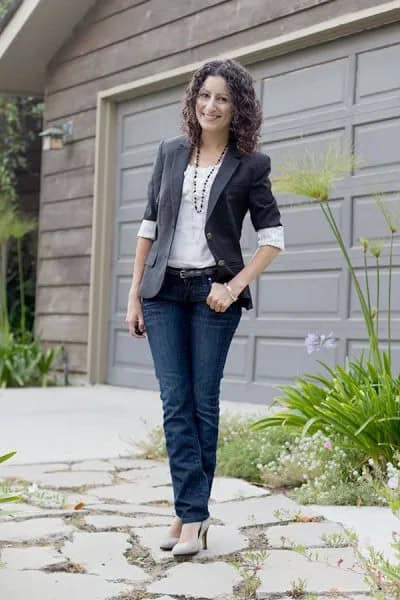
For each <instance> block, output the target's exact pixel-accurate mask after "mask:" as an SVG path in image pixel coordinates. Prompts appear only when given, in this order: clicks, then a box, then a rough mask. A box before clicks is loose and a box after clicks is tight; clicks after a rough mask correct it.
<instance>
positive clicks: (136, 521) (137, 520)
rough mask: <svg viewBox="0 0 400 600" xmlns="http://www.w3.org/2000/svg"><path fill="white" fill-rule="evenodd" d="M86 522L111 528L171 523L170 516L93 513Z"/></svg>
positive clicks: (98, 527)
mask: <svg viewBox="0 0 400 600" xmlns="http://www.w3.org/2000/svg"><path fill="white" fill-rule="evenodd" d="M85 523H87V524H88V525H91V526H92V527H95V528H96V529H109V528H110V527H154V526H155V525H167V526H169V524H170V523H171V517H170V516H163V515H147V516H145V515H144V516H141V517H124V516H121V515H110V516H108V515H104V516H102V515H93V516H87V517H85Z"/></svg>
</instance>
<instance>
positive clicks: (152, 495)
mask: <svg viewBox="0 0 400 600" xmlns="http://www.w3.org/2000/svg"><path fill="white" fill-rule="evenodd" d="M90 493H91V494H92V495H94V496H97V497H98V498H105V499H106V500H121V501H123V502H135V503H136V504H142V503H145V502H151V501H154V500H166V501H168V502H170V503H171V504H172V503H173V501H174V498H173V491H172V487H169V486H161V487H150V486H146V485H143V484H141V485H140V486H139V485H137V484H134V483H125V484H121V485H110V486H107V487H99V488H92V489H91V490H90Z"/></svg>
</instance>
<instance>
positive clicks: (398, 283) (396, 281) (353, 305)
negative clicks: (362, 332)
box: [350, 257, 400, 321]
mask: <svg viewBox="0 0 400 600" xmlns="http://www.w3.org/2000/svg"><path fill="white" fill-rule="evenodd" d="M374 262H375V259H374V258H372V257H371V258H370V259H369V260H368V263H369V265H371V266H370V269H369V273H368V282H369V284H368V285H369V290H370V297H371V303H372V306H375V307H376V305H377V300H376V291H377V283H378V278H377V272H376V269H375V268H373V267H372V265H373V264H374ZM356 274H357V278H358V281H359V283H360V286H361V289H362V290H363V292H364V294H366V283H365V276H364V270H361V269H356ZM388 283H389V269H388V267H383V268H380V270H379V286H380V312H381V314H382V319H384V320H385V321H386V315H387V310H388V300H389V294H388V293H387V290H388ZM399 298H400V268H399V267H394V268H393V270H392V307H391V313H392V316H393V318H397V319H400V302H399ZM361 315H362V313H361V308H360V306H359V302H358V297H357V292H356V290H355V288H354V285H353V284H352V285H351V295H350V316H351V317H361Z"/></svg>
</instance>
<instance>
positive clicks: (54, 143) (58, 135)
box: [39, 121, 73, 150]
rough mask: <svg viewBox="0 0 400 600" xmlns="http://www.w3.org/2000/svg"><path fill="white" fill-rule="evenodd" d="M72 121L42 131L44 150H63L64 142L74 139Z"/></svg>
mask: <svg viewBox="0 0 400 600" xmlns="http://www.w3.org/2000/svg"><path fill="white" fill-rule="evenodd" d="M72 125H73V122H72V121H67V122H66V123H63V125H61V126H57V125H55V126H53V127H49V128H48V129H45V130H44V131H41V132H40V133H39V135H40V136H41V137H42V138H43V150H62V149H63V148H64V144H68V142H70V141H71V140H72Z"/></svg>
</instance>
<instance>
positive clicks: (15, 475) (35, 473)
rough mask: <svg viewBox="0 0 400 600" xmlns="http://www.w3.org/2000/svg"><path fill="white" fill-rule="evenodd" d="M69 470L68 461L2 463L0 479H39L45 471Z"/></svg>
mask: <svg viewBox="0 0 400 600" xmlns="http://www.w3.org/2000/svg"><path fill="white" fill-rule="evenodd" d="M67 470H69V465H68V464H67V463H53V464H51V463H47V464H40V465H6V464H1V465H0V479H23V480H25V481H38V480H39V478H40V477H41V476H42V475H43V474H45V473H53V472H58V471H67Z"/></svg>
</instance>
